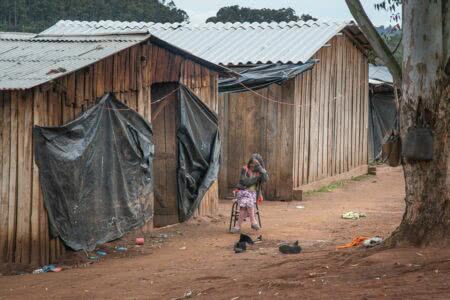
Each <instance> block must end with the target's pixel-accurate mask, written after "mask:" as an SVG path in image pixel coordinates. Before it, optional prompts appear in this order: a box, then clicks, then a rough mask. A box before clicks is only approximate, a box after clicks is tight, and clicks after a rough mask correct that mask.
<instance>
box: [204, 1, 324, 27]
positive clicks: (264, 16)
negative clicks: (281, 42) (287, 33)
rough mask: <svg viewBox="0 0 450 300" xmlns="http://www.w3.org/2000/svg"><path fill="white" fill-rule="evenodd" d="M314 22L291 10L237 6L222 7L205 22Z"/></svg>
mask: <svg viewBox="0 0 450 300" xmlns="http://www.w3.org/2000/svg"><path fill="white" fill-rule="evenodd" d="M299 20H302V21H309V20H313V21H316V20H317V19H316V18H314V17H312V16H311V15H308V14H306V15H301V16H300V17H299V16H297V14H296V13H295V10H293V9H292V8H280V9H269V8H262V9H256V8H249V7H240V6H239V5H233V6H227V7H222V8H221V9H219V11H218V12H217V14H216V16H215V17H211V18H208V19H207V20H206V22H212V23H217V22H223V23H226V22H231V23H234V22H241V23H243V22H258V23H262V22H290V21H299Z"/></svg>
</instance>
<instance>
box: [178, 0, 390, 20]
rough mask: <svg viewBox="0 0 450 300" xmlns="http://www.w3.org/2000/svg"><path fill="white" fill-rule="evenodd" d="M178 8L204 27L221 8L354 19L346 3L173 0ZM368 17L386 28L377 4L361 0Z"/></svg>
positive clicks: (385, 15) (384, 14)
mask: <svg viewBox="0 0 450 300" xmlns="http://www.w3.org/2000/svg"><path fill="white" fill-rule="evenodd" d="M173 1H174V2H175V4H176V6H177V7H178V8H181V9H183V10H185V11H186V12H187V13H188V15H189V17H190V21H191V22H192V23H203V22H205V20H206V19H207V18H209V17H211V16H215V15H216V12H217V11H218V10H219V9H220V8H221V7H224V6H230V5H239V6H244V7H252V8H283V7H292V8H293V9H295V11H296V12H297V15H298V16H300V15H302V14H310V15H312V16H313V17H316V18H318V19H321V20H350V19H353V18H352V16H351V14H350V11H349V10H348V8H347V5H346V4H345V0H173ZM361 2H362V3H363V5H364V8H365V9H366V12H367V14H368V15H369V17H370V18H371V20H372V22H373V23H374V24H375V25H376V26H379V25H389V24H390V22H389V16H390V15H389V13H388V12H386V11H377V10H375V9H374V3H376V2H380V0H362V1H361Z"/></svg>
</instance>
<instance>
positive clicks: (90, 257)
mask: <svg viewBox="0 0 450 300" xmlns="http://www.w3.org/2000/svg"><path fill="white" fill-rule="evenodd" d="M88 259H90V260H97V259H98V256H97V255H90V256H88Z"/></svg>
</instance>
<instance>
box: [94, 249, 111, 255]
mask: <svg viewBox="0 0 450 300" xmlns="http://www.w3.org/2000/svg"><path fill="white" fill-rule="evenodd" d="M95 253H97V255H98V256H106V255H107V254H108V253H106V252H105V251H103V250H98V251H97V252H95Z"/></svg>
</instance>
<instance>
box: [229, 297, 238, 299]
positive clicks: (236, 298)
mask: <svg viewBox="0 0 450 300" xmlns="http://www.w3.org/2000/svg"><path fill="white" fill-rule="evenodd" d="M237 299H239V297H234V298H231V299H230V300H237Z"/></svg>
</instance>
